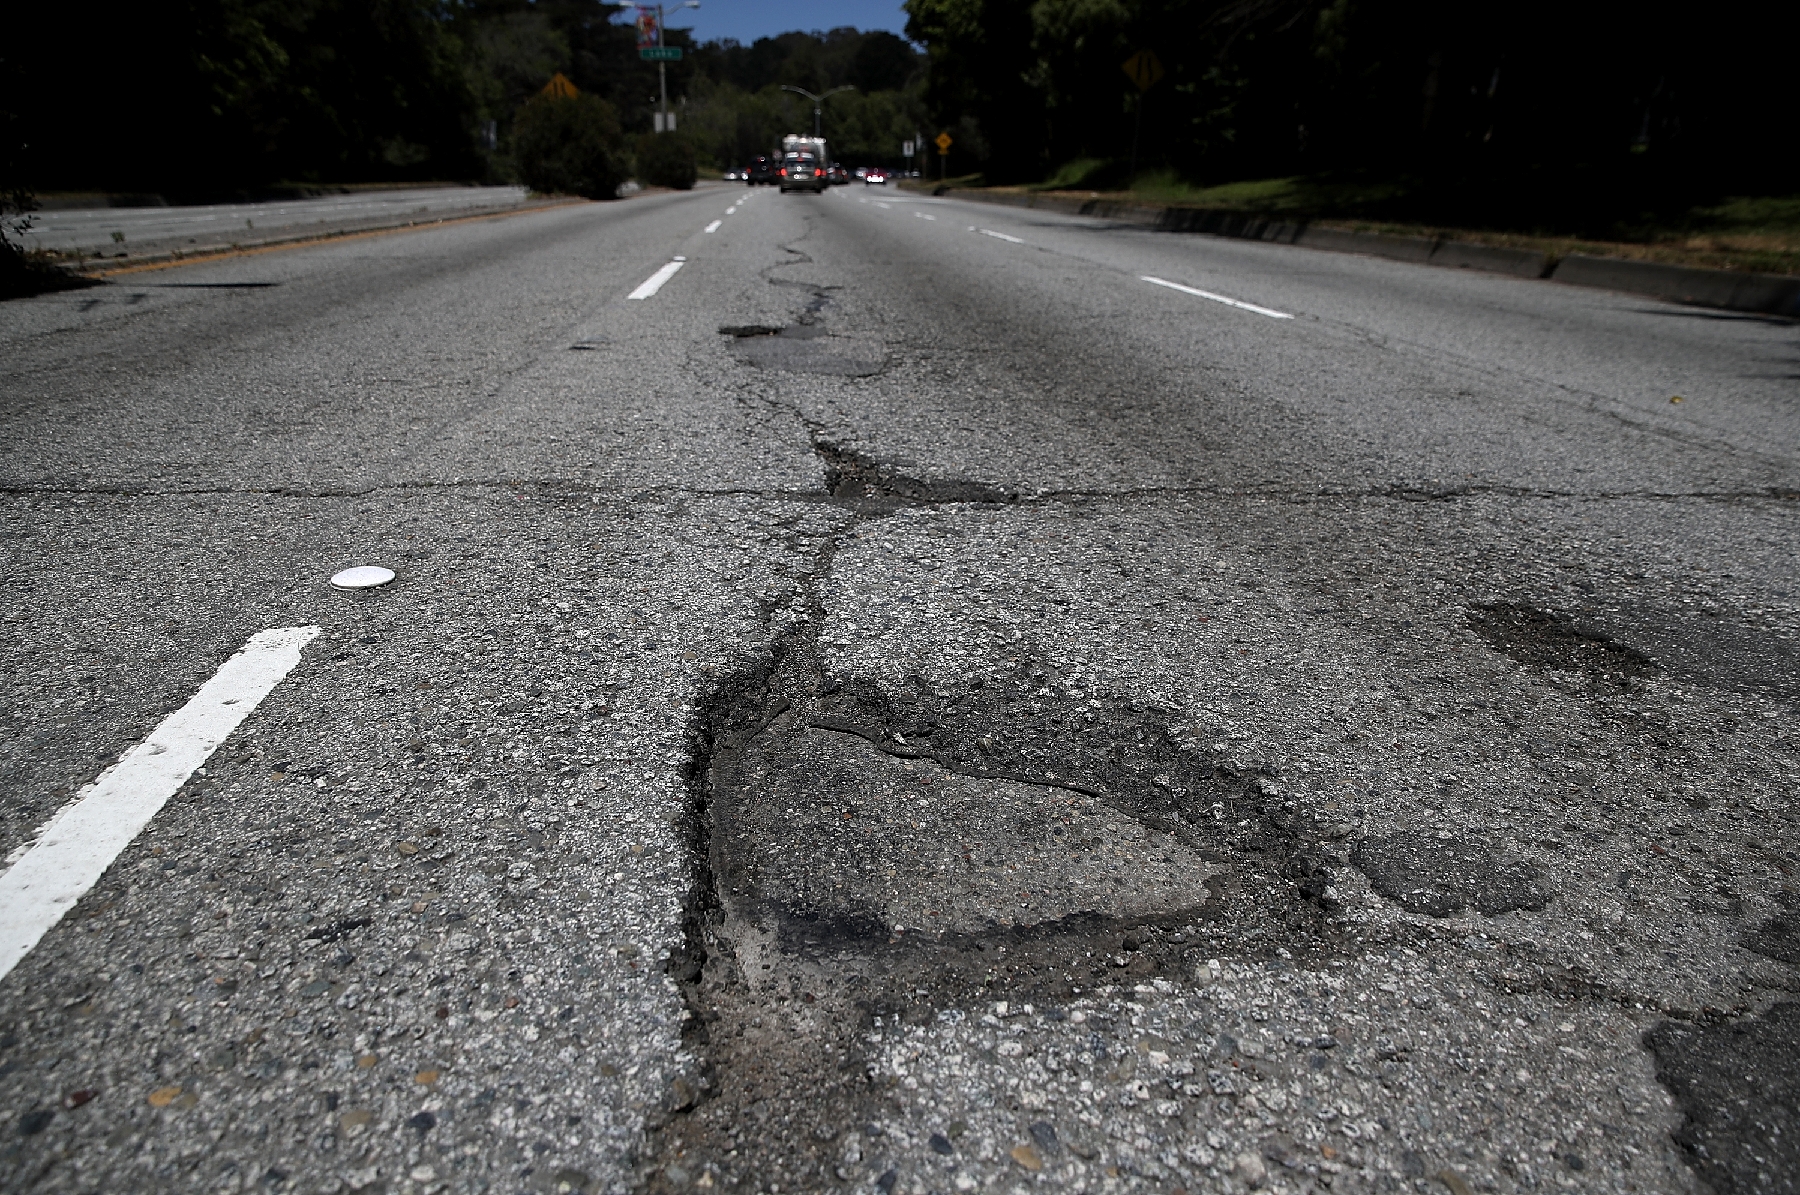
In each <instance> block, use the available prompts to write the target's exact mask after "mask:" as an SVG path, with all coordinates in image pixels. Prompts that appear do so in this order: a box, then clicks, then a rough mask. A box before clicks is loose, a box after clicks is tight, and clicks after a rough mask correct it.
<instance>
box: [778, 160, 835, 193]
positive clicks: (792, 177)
mask: <svg viewBox="0 0 1800 1195" xmlns="http://www.w3.org/2000/svg"><path fill="white" fill-rule="evenodd" d="M778 181H779V183H780V186H781V193H782V194H783V195H786V194H787V193H788V192H789V191H811V192H812V193H813V194H815V195H817V194H819V193H820V192H821V191H823V190H824V189H825V167H823V166H821V165H819V159H817V158H815V157H813V156H812V155H811V154H788V155H787V156H786V157H784V158H782V159H781V169H780V172H779V179H778Z"/></svg>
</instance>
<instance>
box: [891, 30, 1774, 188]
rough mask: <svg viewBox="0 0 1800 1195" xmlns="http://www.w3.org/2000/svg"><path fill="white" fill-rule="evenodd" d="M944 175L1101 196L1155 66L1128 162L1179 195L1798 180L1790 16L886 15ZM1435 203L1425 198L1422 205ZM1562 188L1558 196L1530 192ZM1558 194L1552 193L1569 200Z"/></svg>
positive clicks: (1740, 184)
mask: <svg viewBox="0 0 1800 1195" xmlns="http://www.w3.org/2000/svg"><path fill="white" fill-rule="evenodd" d="M906 7H907V9H908V12H909V14H910V21H909V24H908V34H909V36H911V37H912V38H913V39H914V40H915V41H917V42H919V43H921V44H923V45H925V46H926V47H927V49H928V52H929V55H930V64H931V70H930V91H929V96H928V101H929V103H930V105H931V108H932V110H933V111H934V113H935V114H936V115H937V117H938V119H939V122H940V123H941V124H945V125H948V124H950V123H951V122H953V121H955V120H958V119H969V120H971V121H972V122H973V124H974V126H975V127H976V128H978V130H979V132H980V134H981V136H980V137H978V138H973V139H964V140H962V141H959V145H958V147H957V149H956V150H955V151H954V152H955V154H956V157H955V158H953V161H952V169H953V170H957V169H962V170H968V169H983V170H985V172H986V174H987V176H988V178H989V180H990V181H1030V180H1038V179H1043V178H1045V177H1046V176H1047V175H1049V174H1051V173H1052V172H1054V171H1056V170H1057V169H1058V168H1059V167H1062V166H1063V165H1065V164H1066V163H1070V162H1072V161H1078V160H1091V161H1095V162H1108V163H1111V171H1112V173H1111V175H1110V176H1107V174H1106V170H1105V169H1104V168H1101V167H1098V166H1096V170H1097V171H1098V173H1099V175H1100V176H1102V177H1100V178H1097V179H1096V181H1111V182H1117V181H1122V180H1121V179H1120V177H1119V176H1120V175H1122V173H1123V171H1124V168H1125V166H1126V163H1127V161H1128V159H1129V156H1130V147H1131V140H1132V136H1133V132H1134V124H1135V122H1136V121H1137V120H1138V119H1139V117H1140V113H1139V110H1138V105H1139V103H1140V99H1139V94H1138V92H1137V89H1136V87H1135V86H1134V85H1133V84H1132V81H1131V80H1130V79H1128V78H1127V77H1126V75H1125V73H1124V71H1123V70H1122V69H1121V64H1122V63H1123V62H1124V61H1125V60H1126V59H1127V58H1128V57H1129V56H1131V55H1132V54H1133V53H1135V52H1137V51H1139V50H1142V49H1150V50H1153V51H1154V52H1155V53H1156V54H1157V55H1158V57H1159V58H1160V60H1161V62H1162V64H1163V66H1164V68H1165V69H1166V71H1167V74H1166V76H1165V77H1164V78H1163V79H1162V80H1161V81H1159V82H1158V83H1157V84H1155V85H1154V86H1153V87H1152V88H1151V89H1150V90H1149V92H1148V93H1147V94H1145V95H1144V96H1143V97H1142V100H1141V102H1142V105H1143V106H1142V112H1141V119H1142V142H1141V149H1140V156H1139V161H1140V163H1141V164H1144V165H1148V166H1153V167H1160V168H1164V169H1167V170H1171V171H1174V172H1176V173H1178V174H1179V175H1181V176H1183V177H1186V178H1189V179H1193V180H1195V181H1199V182H1206V183H1216V182H1225V181H1231V180H1237V179H1251V178H1267V177H1273V176H1283V175H1295V174H1310V175H1320V174H1328V173H1332V172H1336V173H1338V174H1340V175H1343V176H1351V175H1356V176H1362V177H1370V178H1373V177H1377V176H1385V177H1397V176H1409V177H1413V178H1415V179H1418V180H1421V182H1422V186H1421V187H1417V188H1414V190H1413V194H1414V195H1415V196H1420V195H1435V196H1436V197H1437V199H1436V200H1435V201H1440V202H1441V201H1449V200H1451V199H1455V200H1456V201H1457V202H1463V203H1466V202H1469V201H1471V200H1472V199H1476V198H1477V196H1473V195H1471V194H1470V193H1469V191H1468V190H1467V188H1469V187H1471V186H1475V187H1482V188H1487V189H1488V192H1487V193H1488V194H1489V195H1490V196H1491V198H1492V199H1493V201H1494V202H1495V203H1503V204H1509V205H1513V206H1514V207H1515V208H1516V206H1517V205H1518V204H1520V203H1521V202H1531V203H1537V204H1539V205H1542V204H1544V203H1550V202H1552V200H1553V199H1554V202H1556V203H1568V202H1574V201H1576V200H1577V199H1579V200H1580V201H1581V202H1585V203H1590V204H1593V205H1596V206H1598V207H1603V208H1607V209H1609V210H1617V209H1618V207H1619V205H1620V204H1621V203H1623V204H1626V205H1627V206H1629V204H1631V203H1632V202H1635V201H1638V200H1639V199H1641V198H1642V197H1643V196H1645V195H1647V194H1650V193H1654V194H1655V195H1656V196H1658V197H1660V198H1662V199H1664V200H1666V201H1669V202H1682V201H1685V200H1686V199H1688V198H1690V197H1691V196H1692V195H1694V194H1696V193H1698V192H1703V191H1706V190H1709V189H1710V190H1715V191H1716V190H1721V189H1722V190H1734V189H1735V190H1752V191H1754V190H1764V191H1766V190H1769V189H1776V190H1786V189H1794V188H1795V186H1796V179H1795V175H1796V161H1797V158H1796V154H1795V149H1796V148H1797V146H1796V138H1795V132H1794V122H1793V121H1792V118H1791V105H1792V100H1791V90H1792V88H1791V81H1792V77H1793V69H1792V66H1791V59H1792V48H1793V44H1794V42H1793V36H1792V27H1791V26H1792V24H1793V20H1792V14H1791V13H1790V14H1788V15H1787V17H1785V18H1782V17H1780V16H1779V15H1778V11H1779V8H1780V6H1769V7H1767V8H1764V9H1760V10H1752V9H1751V8H1749V7H1744V8H1736V7H1733V6H1727V8H1726V9H1723V10H1715V11H1710V12H1708V13H1704V14H1702V13H1698V12H1694V13H1685V14H1680V15H1679V16H1676V15H1674V14H1670V13H1662V12H1657V11H1654V10H1652V9H1647V8H1645V7H1644V6H1642V5H1625V4H1620V3H1595V2H1593V0H1567V2H1562V3H1554V4H1552V3H1547V2H1545V0H1524V2H1522V3H1521V2H1517V0H1515V2H1513V3H1507V4H1500V3H1495V2H1493V0H1486V2H1478V3H1472V4H1463V5H1445V4H1435V3H1427V2H1425V0H908V3H907V6H906ZM1434 187H1435V190H1434ZM1555 190H1560V191H1561V192H1563V194H1561V195H1560V196H1556V197H1553V196H1552V195H1551V194H1550V192H1552V191H1555ZM1571 191H1575V192H1579V194H1578V195H1571V194H1570V192H1571Z"/></svg>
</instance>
